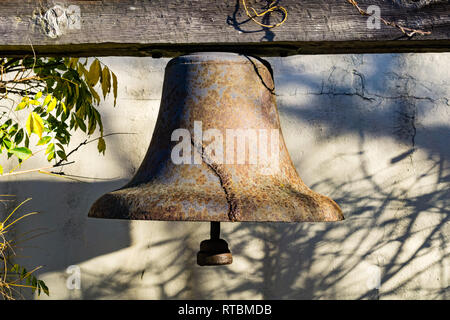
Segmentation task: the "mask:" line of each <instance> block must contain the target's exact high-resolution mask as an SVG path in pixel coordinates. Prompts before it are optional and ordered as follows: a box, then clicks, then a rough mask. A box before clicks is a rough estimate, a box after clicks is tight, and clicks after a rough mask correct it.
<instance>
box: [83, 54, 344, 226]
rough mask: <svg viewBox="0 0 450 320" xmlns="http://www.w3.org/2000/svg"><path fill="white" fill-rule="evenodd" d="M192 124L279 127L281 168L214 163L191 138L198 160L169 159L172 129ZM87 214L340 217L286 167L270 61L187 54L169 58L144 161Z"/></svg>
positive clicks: (142, 217)
mask: <svg viewBox="0 0 450 320" xmlns="http://www.w3.org/2000/svg"><path fill="white" fill-rule="evenodd" d="M194 121H201V122H202V128H203V130H204V131H206V130H208V129H218V130H219V131H220V132H221V133H222V134H223V136H224V137H225V135H226V129H255V130H260V129H267V130H270V129H275V130H278V132H279V148H278V149H279V150H278V151H279V171H278V172H276V173H274V174H269V175H267V174H262V173H261V168H260V166H259V165H255V164H248V163H245V164H221V163H217V162H214V160H212V159H210V158H208V156H207V155H206V153H205V152H204V149H205V147H206V145H207V143H208V142H202V141H200V142H199V141H195V140H194V139H193V140H192V141H191V146H192V153H193V154H194V157H195V156H197V157H200V159H201V160H202V161H201V164H178V165H177V164H174V163H173V162H172V159H171V151H172V148H173V147H174V146H175V145H176V144H177V143H178V142H172V141H171V134H172V132H173V131H174V130H176V129H178V128H186V129H188V130H189V131H190V132H191V135H192V136H193V134H194V132H193V128H194ZM236 147H237V146H235V148H236ZM247 147H248V146H247ZM247 147H246V148H247ZM224 149H225V148H224ZM234 151H236V150H234ZM247 151H248V150H247ZM275 151H276V150H271V152H275ZM195 154H196V155H195ZM89 216H90V217H97V218H118V219H138V220H172V221H174V220H185V221H283V222H300V221H310V222H314V221H338V220H343V218H344V217H343V215H342V212H341V209H340V208H339V206H338V205H337V204H336V203H335V202H334V201H333V200H331V199H330V198H328V197H326V196H323V195H320V194H318V193H316V192H314V191H312V190H311V189H309V188H308V187H307V186H306V185H305V184H304V183H303V182H302V180H301V179H300V177H299V176H298V174H297V172H296V170H295V167H294V166H293V164H292V161H291V159H290V157H289V154H288V152H287V149H286V146H285V143H284V140H283V137H282V133H281V129H280V122H279V117H278V111H277V107H276V102H275V95H274V82H273V78H272V75H271V72H270V70H269V68H268V64H267V63H266V62H264V61H262V60H260V59H256V58H253V57H248V56H245V55H238V54H232V53H202V54H191V55H186V56H180V57H178V58H175V59H172V60H171V61H170V62H169V63H168V65H167V67H166V72H165V79H164V86H163V94H162V100H161V106H160V111H159V115H158V120H157V123H156V126H155V130H154V132H153V137H152V140H151V143H150V147H149V149H148V151H147V154H146V156H145V159H144V160H143V162H142V164H141V166H140V168H139V170H138V171H137V173H136V175H135V176H134V177H133V178H132V180H131V181H130V182H129V183H128V184H127V185H126V186H124V187H123V188H121V189H119V190H116V191H113V192H110V193H108V194H105V195H104V196H102V197H101V198H100V199H98V200H97V201H96V202H95V203H94V205H93V206H92V208H91V210H90V212H89Z"/></svg>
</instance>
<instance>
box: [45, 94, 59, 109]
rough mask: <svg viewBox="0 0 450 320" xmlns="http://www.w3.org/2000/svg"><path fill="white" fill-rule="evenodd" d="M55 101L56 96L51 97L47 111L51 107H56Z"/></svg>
mask: <svg viewBox="0 0 450 320" xmlns="http://www.w3.org/2000/svg"><path fill="white" fill-rule="evenodd" d="M56 102H57V100H56V98H55V97H53V98H52V101H51V102H50V103H49V104H48V107H47V112H51V111H52V110H53V109H55V107H56Z"/></svg>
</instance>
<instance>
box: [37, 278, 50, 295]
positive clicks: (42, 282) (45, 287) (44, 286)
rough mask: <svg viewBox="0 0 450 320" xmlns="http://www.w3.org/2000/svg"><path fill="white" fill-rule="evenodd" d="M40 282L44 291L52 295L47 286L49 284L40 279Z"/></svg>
mask: <svg viewBox="0 0 450 320" xmlns="http://www.w3.org/2000/svg"><path fill="white" fill-rule="evenodd" d="M38 284H39V287H41V288H42V291H44V293H45V294H46V295H48V296H49V295H50V292H49V290H48V287H47V285H46V284H45V282H44V281H42V280H39V281H38Z"/></svg>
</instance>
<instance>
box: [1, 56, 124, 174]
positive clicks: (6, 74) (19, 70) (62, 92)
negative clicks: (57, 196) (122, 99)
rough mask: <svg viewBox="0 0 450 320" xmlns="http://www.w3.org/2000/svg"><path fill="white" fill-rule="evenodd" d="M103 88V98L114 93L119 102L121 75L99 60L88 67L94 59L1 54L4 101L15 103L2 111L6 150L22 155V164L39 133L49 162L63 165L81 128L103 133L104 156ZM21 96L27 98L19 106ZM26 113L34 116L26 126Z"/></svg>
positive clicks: (101, 147) (102, 147)
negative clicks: (100, 108) (17, 98)
mask: <svg viewBox="0 0 450 320" xmlns="http://www.w3.org/2000/svg"><path fill="white" fill-rule="evenodd" d="M97 87H100V88H101V92H102V96H103V99H105V98H106V96H107V95H109V94H111V93H112V94H113V96H114V106H115V105H116V102H117V77H116V75H115V74H114V73H113V72H112V71H110V69H109V68H108V67H107V66H106V65H103V64H102V63H101V62H100V61H99V60H98V59H94V60H93V61H92V63H91V64H90V66H88V59H84V61H80V59H79V58H36V57H35V56H34V57H26V58H23V59H17V58H0V102H1V101H2V100H10V101H13V106H11V107H9V108H7V107H5V108H6V109H7V111H4V112H3V113H0V153H2V152H3V151H6V155H7V158H8V159H9V158H10V157H12V156H14V157H16V158H17V159H18V162H19V166H20V164H21V163H22V162H23V161H24V160H27V159H28V158H30V157H31V156H32V155H33V153H32V151H31V149H30V137H31V136H33V135H36V136H37V137H38V138H39V140H38V142H37V144H36V147H40V146H42V147H44V148H45V149H43V150H45V154H46V155H47V160H48V161H52V160H53V161H54V162H55V164H57V163H61V162H62V161H63V160H66V159H67V154H66V151H65V147H67V146H68V145H69V143H70V137H71V133H70V132H69V131H76V130H81V131H83V132H85V133H86V134H87V135H88V136H91V135H92V134H94V133H95V132H96V131H99V133H100V137H99V138H98V139H96V141H98V143H97V148H98V151H99V152H100V153H103V154H104V152H105V150H106V143H105V140H104V135H103V124H102V119H101V115H100V113H99V112H98V110H97V109H96V106H98V105H99V103H100V102H101V97H100V95H99V93H98V92H97V91H98V89H97ZM17 95H19V96H20V97H21V100H20V102H19V103H18V104H17V105H16V104H15V103H14V98H15V96H17ZM11 96H13V97H11ZM21 113H22V114H23V113H26V114H28V115H27V117H26V122H25V124H23V123H21V122H20V121H19V120H18V119H20V114H21ZM2 119H4V121H3V122H1V120H2ZM16 168H17V167H16ZM13 170H15V169H13ZM10 173H12V172H10ZM0 174H3V167H2V166H1V165H0Z"/></svg>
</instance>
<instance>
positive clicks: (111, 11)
mask: <svg viewBox="0 0 450 320" xmlns="http://www.w3.org/2000/svg"><path fill="white" fill-rule="evenodd" d="M259 2H260V3H261V1H259ZM268 2H271V1H268ZM247 3H248V5H249V6H254V7H255V8H257V9H258V10H260V11H262V9H263V7H261V6H260V7H258V6H257V4H255V0H247ZM357 3H358V5H359V7H360V8H362V9H364V10H367V8H368V7H369V6H373V5H375V6H378V8H380V14H381V17H382V18H383V19H385V20H387V21H392V22H395V23H397V24H399V25H401V26H404V27H409V28H414V29H420V30H423V31H431V34H430V35H418V34H416V35H414V36H413V37H412V38H408V37H407V36H405V35H404V34H403V33H402V32H401V31H400V30H399V29H398V28H396V27H392V26H387V25H385V24H384V23H380V28H379V29H376V28H375V29H370V28H368V19H369V17H367V16H363V15H361V14H360V13H359V12H358V10H357V9H356V8H355V7H354V6H353V5H352V4H350V3H349V2H348V1H347V0H304V1H300V0H280V1H279V5H281V6H283V7H284V8H285V9H286V10H287V12H288V17H287V20H286V22H285V23H284V24H282V25H281V26H279V27H276V28H271V29H270V28H262V27H260V26H259V25H257V24H256V23H255V22H253V21H251V20H249V19H248V17H247V16H246V14H245V11H244V8H243V6H242V0H192V1H181V0H152V1H148V0H98V1H96V0H79V1H68V0H58V1H54V0H40V1H31V0H0V55H1V56H18V55H24V54H30V53H31V52H32V48H33V49H34V51H35V52H36V53H37V54H38V55H65V56H106V55H108V56H111V55H112V56H154V57H161V56H176V55H179V54H182V53H187V52H193V51H223V50H225V51H234V52H245V53H248V54H256V55H260V56H286V55H292V54H328V53H380V52H442V51H450V4H449V1H447V0H445V1H444V0H359V1H357ZM282 17H283V16H282V14H281V13H280V12H273V13H271V14H270V17H268V18H266V20H264V22H265V23H269V24H271V23H276V22H278V21H280V20H281V19H282ZM260 21H261V20H260ZM371 21H374V20H373V17H372V20H371ZM369 24H370V23H369Z"/></svg>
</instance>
